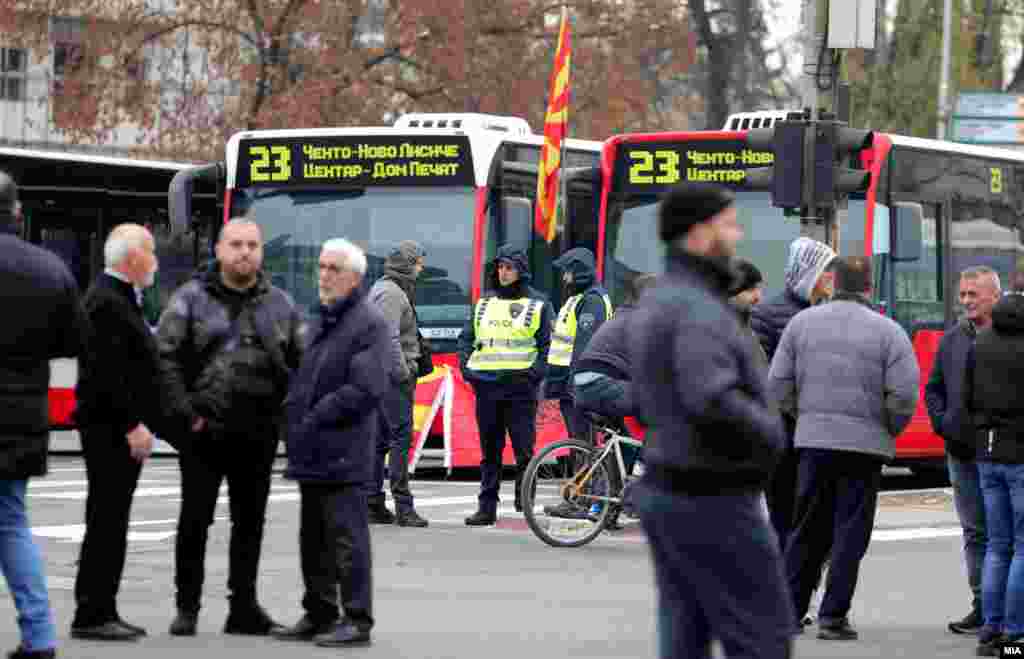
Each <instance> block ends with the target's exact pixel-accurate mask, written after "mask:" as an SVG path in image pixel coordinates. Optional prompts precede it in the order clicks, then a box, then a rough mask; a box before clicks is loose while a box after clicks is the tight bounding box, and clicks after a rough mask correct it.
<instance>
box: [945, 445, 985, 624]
mask: <svg viewBox="0 0 1024 659" xmlns="http://www.w3.org/2000/svg"><path fill="white" fill-rule="evenodd" d="M947 466H948V467H949V482H950V484H952V486H953V504H954V505H955V506H956V514H957V517H959V518H960V527H961V528H962V529H963V532H964V559H965V560H966V562H967V583H968V584H969V585H970V587H971V593H972V595H973V596H974V599H973V602H972V607H973V608H974V609H980V608H981V569H982V564H983V563H984V561H985V544H986V535H985V500H984V497H983V496H982V493H981V479H980V477H979V475H978V463H977V462H975V461H974V460H961V459H959V458H955V457H953V456H952V455H948V456H947Z"/></svg>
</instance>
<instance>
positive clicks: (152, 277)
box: [142, 268, 156, 288]
mask: <svg viewBox="0 0 1024 659" xmlns="http://www.w3.org/2000/svg"><path fill="white" fill-rule="evenodd" d="M155 283H156V268H154V269H153V270H150V271H149V272H147V273H146V278H145V279H143V280H142V287H143V288H149V287H150V286H152V285H153V284H155Z"/></svg>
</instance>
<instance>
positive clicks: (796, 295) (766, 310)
mask: <svg viewBox="0 0 1024 659" xmlns="http://www.w3.org/2000/svg"><path fill="white" fill-rule="evenodd" d="M835 259H836V253H835V252H834V251H833V250H832V248H831V247H829V246H828V245H826V244H825V243H822V242H818V241H817V240H814V239H812V238H807V237H800V238H797V239H796V240H794V241H793V242H792V243H790V245H789V258H788V260H787V262H786V272H785V289H784V290H783V291H782V292H781V293H779V294H778V295H776V296H775V297H773V298H772V299H770V300H767V301H765V302H762V303H760V304H758V305H755V306H754V308H753V311H752V312H751V315H750V326H751V328H752V329H753V330H754V333H755V334H756V335H757V338H758V339H760V341H761V345H762V346H763V347H764V352H765V354H766V355H767V356H768V361H769V363H770V362H771V360H772V358H773V357H774V356H775V349H776V348H777V347H778V345H779V340H780V339H781V338H782V332H783V331H784V330H785V329H786V325H788V324H789V321H790V320H791V319H792V318H793V316H795V315H797V314H798V313H800V312H801V311H803V310H804V309H808V308H810V307H811V306H813V305H815V304H818V303H819V302H821V301H823V300H826V299H828V298H829V297H831V296H832V273H831V272H830V271H829V267H830V266H831V265H832V263H833V262H834V261H835ZM782 420H783V422H784V425H785V427H786V438H787V442H786V449H785V450H784V451H783V454H782V457H781V458H780V459H779V464H778V466H777V467H776V468H775V475H774V476H773V478H772V482H771V483H770V484H769V486H768V488H767V489H766V490H765V496H766V497H767V500H768V510H769V512H770V513H771V519H772V526H774V527H775V533H776V534H777V535H778V536H779V548H780V550H782V551H784V550H785V548H786V538H787V537H788V536H789V530H790V525H791V524H792V522H793V503H794V500H795V497H796V485H795V483H796V468H797V458H796V451H795V450H794V449H793V435H794V433H795V432H796V419H795V418H794V417H792V416H790V415H788V414H783V415H782Z"/></svg>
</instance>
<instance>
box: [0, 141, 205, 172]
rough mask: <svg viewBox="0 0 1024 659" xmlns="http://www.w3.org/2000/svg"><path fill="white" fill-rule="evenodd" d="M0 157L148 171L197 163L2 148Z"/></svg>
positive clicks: (182, 167)
mask: <svg viewBox="0 0 1024 659" xmlns="http://www.w3.org/2000/svg"><path fill="white" fill-rule="evenodd" d="M0 157H11V158H36V159H40V160H58V161H64V162H77V163H88V164H93V165H105V166H113V167H118V166H120V167H143V168H146V169H162V170H174V171H178V170H182V169H188V168H190V167H195V166H196V165H195V163H190V162H172V161H169V160H141V159H138V160H137V159H135V158H121V157H117V156H94V155H90V154H87V153H79V152H76V151H50V150H47V149H21V148H17V147H7V146H0Z"/></svg>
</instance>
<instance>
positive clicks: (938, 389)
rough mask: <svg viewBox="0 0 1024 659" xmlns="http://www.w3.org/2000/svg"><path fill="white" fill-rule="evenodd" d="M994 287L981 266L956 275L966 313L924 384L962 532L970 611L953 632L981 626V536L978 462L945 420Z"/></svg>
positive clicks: (957, 397) (956, 400) (959, 396)
mask: <svg viewBox="0 0 1024 659" xmlns="http://www.w3.org/2000/svg"><path fill="white" fill-rule="evenodd" d="M1000 288H1001V286H1000V282H999V275H998V274H997V273H996V272H995V271H994V270H992V269H991V268H989V267H987V266H977V267H973V268H967V269H966V270H964V271H963V272H962V273H961V274H960V304H961V305H962V306H963V307H964V310H965V311H966V312H967V315H966V318H964V319H963V320H961V321H960V322H958V323H957V324H956V325H954V326H953V327H950V328H949V329H948V330H947V331H946V333H945V334H944V335H943V337H942V340H941V341H940V342H939V348H938V351H937V353H936V355H935V362H934V365H933V366H932V372H931V375H929V377H928V383H927V384H926V385H925V388H924V398H925V405H926V406H927V408H928V417H929V418H930V419H931V422H932V428H934V429H935V432H936V433H938V434H939V436H941V437H942V438H943V439H944V440H945V443H946V463H947V466H948V468H949V482H950V483H951V484H952V485H953V502H954V504H955V505H956V512H957V516H958V517H959V518H960V526H961V527H962V528H963V532H964V558H965V559H966V562H967V582H968V584H969V585H970V587H971V593H972V595H973V599H972V602H971V610H970V612H969V613H968V614H967V615H966V616H964V617H963V618H962V619H960V620H954V621H953V622H950V623H949V624H948V627H949V630H950V631H951V632H953V633H955V634H975V633H977V632H978V630H979V629H980V628H981V625H982V613H981V572H982V564H983V562H984V560H985V546H986V544H987V536H986V533H985V501H984V498H983V497H982V493H981V477H980V475H979V473H978V463H977V462H976V461H975V459H974V457H975V456H974V450H973V448H972V446H971V442H970V441H968V440H966V438H963V437H960V436H959V428H958V427H957V424H955V423H952V422H951V419H953V418H954V417H956V415H957V414H958V413H959V412H960V410H959V409H958V408H960V406H961V404H962V403H961V401H962V400H963V383H964V368H965V365H966V361H967V353H968V351H969V350H970V348H971V345H972V344H973V343H974V337H975V336H976V335H977V333H978V331H979V330H982V329H985V328H987V327H989V326H990V325H991V324H992V307H993V306H995V303H996V301H997V300H998V299H999V292H1000Z"/></svg>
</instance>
